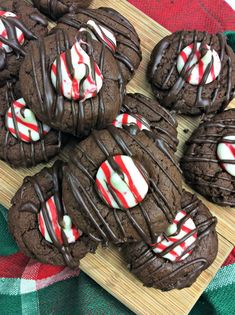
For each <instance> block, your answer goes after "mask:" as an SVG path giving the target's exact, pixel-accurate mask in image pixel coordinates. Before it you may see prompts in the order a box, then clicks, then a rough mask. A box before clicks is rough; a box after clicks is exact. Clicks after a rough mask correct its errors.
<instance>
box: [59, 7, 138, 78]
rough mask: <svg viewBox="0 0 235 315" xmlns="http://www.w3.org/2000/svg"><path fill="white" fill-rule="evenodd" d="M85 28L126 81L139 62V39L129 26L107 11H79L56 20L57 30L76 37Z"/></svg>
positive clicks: (126, 21) (122, 17)
mask: <svg viewBox="0 0 235 315" xmlns="http://www.w3.org/2000/svg"><path fill="white" fill-rule="evenodd" d="M81 25H82V26H83V27H84V28H88V29H89V30H91V31H92V32H93V34H95V36H96V38H97V39H98V40H99V41H100V42H102V43H105V45H106V46H107V47H108V48H109V49H110V51H111V52H112V53H113V54H114V56H115V58H116V60H117V61H118V64H119V67H120V69H121V72H122V75H123V78H124V80H125V82H128V81H130V79H131V78H132V77H133V75H134V73H135V70H137V68H138V67H139V64H140V62H141V59H142V53H141V47H140V39H139V36H138V34H137V33H136V31H135V29H134V27H133V25H132V24H131V23H130V22H129V21H128V20H127V19H126V18H125V17H124V16H122V15H121V14H120V13H119V12H117V11H115V10H114V9H111V8H105V7H101V8H99V9H87V10H84V9H80V10H79V11H78V13H77V14H68V15H65V16H64V17H62V18H61V19H60V20H59V21H58V26H57V27H58V28H60V29H65V30H66V31H69V32H73V34H76V32H77V30H78V29H79V28H80V27H81Z"/></svg>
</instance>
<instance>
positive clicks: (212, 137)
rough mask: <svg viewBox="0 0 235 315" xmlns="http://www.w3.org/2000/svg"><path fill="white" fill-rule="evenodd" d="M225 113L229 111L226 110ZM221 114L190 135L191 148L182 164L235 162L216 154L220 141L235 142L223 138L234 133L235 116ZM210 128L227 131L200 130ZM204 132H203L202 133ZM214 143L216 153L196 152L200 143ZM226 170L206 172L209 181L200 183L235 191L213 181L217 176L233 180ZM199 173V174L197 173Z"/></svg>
mask: <svg viewBox="0 0 235 315" xmlns="http://www.w3.org/2000/svg"><path fill="white" fill-rule="evenodd" d="M231 111H232V112H234V111H233V110H231ZM224 113H227V111H226V112H224ZM221 115H223V113H221V114H218V116H216V117H215V118H212V119H211V120H208V121H205V122H203V123H202V124H201V125H200V126H199V127H198V129H197V131H196V132H195V133H194V134H192V136H191V137H190V139H189V140H188V141H187V145H189V146H190V147H189V149H188V150H187V153H186V155H184V156H183V159H182V165H183V164H184V163H194V162H195V163H198V162H199V163H200V162H202V163H203V162H206V163H207V162H208V163H214V164H223V163H227V164H235V161H234V160H230V159H228V160H220V159H218V157H217V154H216V150H217V145H218V144H219V143H222V142H223V143H230V144H235V140H228V139H223V137H224V136H226V135H227V136H229V135H231V134H234V132H235V118H233V115H230V117H229V118H223V117H220V116H221ZM210 128H220V129H221V130H222V131H223V130H226V133H225V134H224V133H223V132H222V131H221V132H219V131H217V132H216V133H208V132H203V133H202V132H201V131H200V130H201V129H203V130H205V129H207V130H209V129H210ZM201 133H202V134H201ZM223 134H224V135H223ZM207 144H208V145H212V146H213V148H214V149H213V152H214V153H210V154H207V153H205V152H203V150H200V153H201V154H200V156H198V154H197V153H196V151H195V150H196V148H197V146H198V145H207ZM221 171H223V169H222V167H221ZM224 172H225V171H223V173H222V174H220V175H219V176H216V177H215V175H210V174H208V173H207V174H205V176H206V177H208V180H207V181H204V182H202V181H200V185H202V186H210V187H213V188H218V189H219V190H223V191H227V192H230V193H235V190H234V189H233V188H231V187H223V186H221V184H220V185H219V184H215V183H214V182H213V180H212V179H213V178H216V180H223V181H227V182H231V181H233V179H232V176H231V175H229V174H228V175H229V176H225V175H224ZM195 175H197V174H195ZM223 204H226V205H228V206H233V205H234V203H233V202H229V201H223Z"/></svg>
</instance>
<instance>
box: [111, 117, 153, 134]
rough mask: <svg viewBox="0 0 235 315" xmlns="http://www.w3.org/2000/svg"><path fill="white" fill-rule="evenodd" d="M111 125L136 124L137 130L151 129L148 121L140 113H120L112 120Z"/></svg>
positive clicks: (121, 126)
mask: <svg viewBox="0 0 235 315" xmlns="http://www.w3.org/2000/svg"><path fill="white" fill-rule="evenodd" d="M113 125H114V126H115V127H117V128H123V126H130V125H136V126H137V127H138V128H139V130H149V131H150V130H151V129H150V124H149V122H148V121H147V120H146V119H145V118H144V117H143V116H141V115H135V116H132V115H130V114H126V113H124V114H120V115H118V116H117V117H116V119H115V120H114V121H113Z"/></svg>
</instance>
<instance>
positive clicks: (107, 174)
mask: <svg viewBox="0 0 235 315" xmlns="http://www.w3.org/2000/svg"><path fill="white" fill-rule="evenodd" d="M101 169H102V170H103V172H104V174H105V177H106V181H107V182H108V184H109V185H110V186H111V188H112V190H113V191H114V193H115V194H116V196H117V198H118V199H119V201H120V202H121V204H122V205H123V207H124V208H129V206H128V203H127V202H126V199H125V197H124V196H123V195H122V193H120V191H118V190H117V189H116V188H115V187H114V186H113V185H112V184H111V181H110V179H111V172H110V169H109V167H108V165H107V164H106V163H103V164H102V165H101Z"/></svg>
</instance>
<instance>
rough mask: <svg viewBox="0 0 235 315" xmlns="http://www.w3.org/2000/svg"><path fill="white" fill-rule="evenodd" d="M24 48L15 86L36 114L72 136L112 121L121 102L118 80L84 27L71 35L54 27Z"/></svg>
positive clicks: (101, 48)
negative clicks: (27, 50)
mask: <svg viewBox="0 0 235 315" xmlns="http://www.w3.org/2000/svg"><path fill="white" fill-rule="evenodd" d="M29 50H30V54H29V55H27V56H26V58H25V61H24V63H23V65H22V67H21V71H20V82H21V87H22V88H21V90H22V93H23V97H24V99H25V100H26V102H27V104H28V106H29V107H30V108H31V109H32V110H33V111H34V112H35V114H36V115H37V116H38V118H39V119H41V120H42V121H43V122H44V123H46V124H48V125H49V126H51V127H53V128H55V129H59V130H61V131H64V132H67V133H72V134H73V135H76V136H84V135H87V134H88V133H89V132H90V130H91V129H93V128H98V129H99V128H103V127H104V126H105V125H107V124H108V123H110V122H112V121H113V119H114V118H115V117H116V115H117V113H118V112H119V109H120V106H121V103H122V98H123V82H122V77H121V74H120V72H119V69H118V65H117V63H116V60H115V59H114V56H113V54H112V53H111V52H110V51H109V49H108V48H106V46H105V44H101V43H100V42H99V41H96V40H94V39H93V38H92V35H91V34H90V33H89V32H88V31H86V30H84V29H80V31H78V32H77V34H76V37H75V34H73V32H66V31H63V30H57V31H56V32H55V33H54V34H52V35H50V36H48V37H46V38H44V39H40V40H39V41H37V42H34V43H32V44H31V46H30V49H29ZM26 82H27V83H26ZM25 83H26V84H25Z"/></svg>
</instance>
